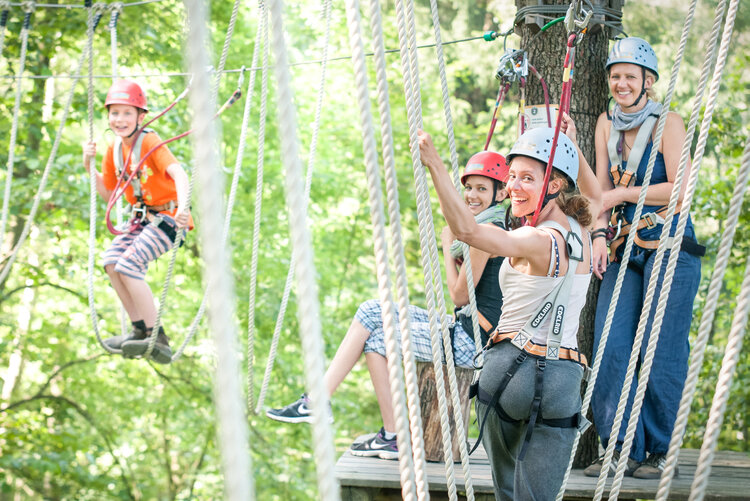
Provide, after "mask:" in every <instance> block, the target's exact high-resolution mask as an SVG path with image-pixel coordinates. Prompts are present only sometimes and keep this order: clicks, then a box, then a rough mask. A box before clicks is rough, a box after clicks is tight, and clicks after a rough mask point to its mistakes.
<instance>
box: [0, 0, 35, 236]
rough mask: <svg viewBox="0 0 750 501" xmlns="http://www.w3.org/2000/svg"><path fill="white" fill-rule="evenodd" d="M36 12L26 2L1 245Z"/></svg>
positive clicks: (6, 217) (6, 176)
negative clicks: (30, 27)
mask: <svg viewBox="0 0 750 501" xmlns="http://www.w3.org/2000/svg"><path fill="white" fill-rule="evenodd" d="M33 12H34V3H33V2H30V3H25V4H24V15H23V27H22V28H21V55H20V57H19V60H18V78H17V79H16V94H15V101H14V103H13V123H12V124H11V127H10V144H9V146H8V162H7V170H6V174H5V194H4V196H3V213H2V217H1V218H0V247H2V243H3V242H4V241H5V227H6V225H7V223H8V211H9V210H10V195H11V187H12V185H13V166H14V164H15V156H16V138H17V137H18V114H19V112H20V110H21V96H22V91H23V89H22V84H23V80H22V77H23V73H24V71H25V69H26V49H27V48H28V45H29V26H30V24H31V14H32V13H33ZM3 31H4V30H3Z"/></svg>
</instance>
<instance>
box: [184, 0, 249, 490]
mask: <svg viewBox="0 0 750 501" xmlns="http://www.w3.org/2000/svg"><path fill="white" fill-rule="evenodd" d="M185 6H186V8H187V12H188V20H189V22H188V27H189V32H188V37H187V57H188V60H189V63H190V68H191V69H192V70H193V72H194V73H195V79H194V81H193V85H194V92H192V93H191V95H190V103H191V106H192V108H193V126H194V128H195V130H196V132H197V134H196V135H195V140H194V147H195V162H196V169H195V171H196V172H195V177H197V178H199V181H198V186H200V188H201V196H200V197H199V199H198V212H199V215H200V216H201V217H200V219H201V220H202V221H203V222H204V224H201V225H200V227H199V233H200V237H201V243H202V249H203V253H204V255H205V258H206V260H205V268H204V281H205V283H206V294H207V295H208V297H209V298H210V315H209V320H210V327H211V332H212V333H213V338H214V346H215V349H216V358H217V363H216V376H215V389H214V392H215V393H214V394H215V395H216V397H215V400H216V414H217V417H218V419H219V423H218V431H217V435H218V439H219V440H218V441H219V445H220V450H221V456H222V469H223V472H224V478H225V481H224V485H225V496H224V497H225V498H226V499H228V500H230V501H235V500H240V499H242V500H245V499H254V482H253V476H252V473H250V474H248V473H249V472H252V471H253V468H252V461H251V458H250V454H249V453H248V445H249V444H248V430H247V424H246V421H245V412H244V409H243V399H242V391H241V387H240V380H239V378H238V374H239V372H240V371H239V363H238V359H237V333H236V327H235V323H234V318H235V310H234V305H235V297H234V287H233V279H232V275H231V270H230V267H231V266H230V263H231V254H230V253H229V252H228V249H227V246H226V245H224V241H223V239H222V236H223V235H222V231H223V229H222V227H221V225H219V224H212V223H215V222H218V221H220V220H221V218H222V215H223V214H225V213H224V207H223V193H224V190H223V181H224V178H223V175H222V172H221V170H220V169H218V168H216V167H217V166H218V165H219V159H218V158H217V155H216V152H215V150H214V147H215V145H216V131H215V126H214V124H213V121H212V119H211V117H212V115H213V109H214V100H213V99H212V96H211V91H210V86H211V84H210V78H211V76H210V75H209V74H208V73H207V72H205V73H204V72H202V69H203V68H206V67H208V65H209V64H210V61H209V57H208V55H207V54H206V50H205V47H207V46H208V42H209V39H208V33H207V30H206V26H205V21H206V19H208V15H207V13H206V11H205V6H204V3H203V2H201V1H198V0H189V1H186V2H185ZM206 96H209V99H206Z"/></svg>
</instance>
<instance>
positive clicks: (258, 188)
mask: <svg viewBox="0 0 750 501" xmlns="http://www.w3.org/2000/svg"><path fill="white" fill-rule="evenodd" d="M259 3H260V5H258V18H259V21H260V25H259V27H258V28H259V29H258V31H257V32H256V33H255V45H254V46H253V66H255V64H257V61H258V55H259V52H260V46H261V43H263V57H264V60H265V61H266V62H267V57H268V13H267V11H266V4H265V3H264V2H259ZM267 76H268V72H266V71H264V72H263V74H262V79H263V83H262V91H261V117H260V120H259V123H258V156H257V159H258V162H257V165H258V166H257V174H256V184H255V213H254V214H255V218H254V221H253V250H252V252H253V253H252V261H251V264H250V299H249V301H248V303H249V304H248V307H247V314H248V320H247V389H246V392H247V409H248V412H249V411H250V410H251V409H252V408H253V388H254V383H253V360H254V358H255V355H254V349H255V348H254V344H255V342H254V331H255V285H256V284H257V282H258V258H257V256H258V243H259V240H260V214H261V206H262V200H263V156H264V153H263V152H264V148H263V145H264V143H265V137H266V103H265V100H266V97H267V95H268V94H267V81H268V79H267ZM254 89H255V73H252V75H251V77H250V84H249V85H248V87H247V99H246V100H245V112H244V115H243V116H242V130H243V134H242V136H241V137H240V149H239V150H238V151H237V164H238V165H239V164H241V162H242V153H243V152H244V149H245V133H244V132H245V131H246V130H247V124H248V122H249V120H250V104H251V101H252V93H253V90H254ZM238 173H239V170H236V171H235V178H236V179H232V192H231V193H230V197H233V196H234V193H236V191H237V187H238V186H239V175H238ZM225 230H226V234H227V235H229V226H227V227H226V228H225Z"/></svg>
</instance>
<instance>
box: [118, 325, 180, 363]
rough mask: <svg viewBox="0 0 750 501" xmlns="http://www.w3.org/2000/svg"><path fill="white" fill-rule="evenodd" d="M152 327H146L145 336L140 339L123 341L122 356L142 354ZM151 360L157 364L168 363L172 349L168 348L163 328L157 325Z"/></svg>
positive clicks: (131, 356)
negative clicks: (157, 331)
mask: <svg viewBox="0 0 750 501" xmlns="http://www.w3.org/2000/svg"><path fill="white" fill-rule="evenodd" d="M151 332H152V329H146V337H145V338H144V339H141V340H133V341H125V342H124V343H122V356H123V357H126V358H136V357H140V356H142V355H143V354H144V353H146V350H148V344H149V342H150V339H149V338H150V337H151ZM151 360H153V361H154V362H156V363H157V364H168V363H171V362H172V350H171V349H170V348H169V338H168V337H167V335H166V334H165V333H164V328H163V327H159V334H158V335H157V336H156V344H154V349H153V350H151Z"/></svg>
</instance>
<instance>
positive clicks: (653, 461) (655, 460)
mask: <svg viewBox="0 0 750 501" xmlns="http://www.w3.org/2000/svg"><path fill="white" fill-rule="evenodd" d="M666 465H667V455H666V454H657V453H654V452H652V453H651V454H649V455H648V458H646V460H645V461H644V462H643V463H641V466H639V467H638V469H637V470H635V472H633V477H634V478H641V479H658V478H661V474H662V473H663V472H664V467H665V466H666ZM678 475H679V471H678V469H677V467H676V466H675V469H674V476H675V477H677V476H678Z"/></svg>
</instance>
